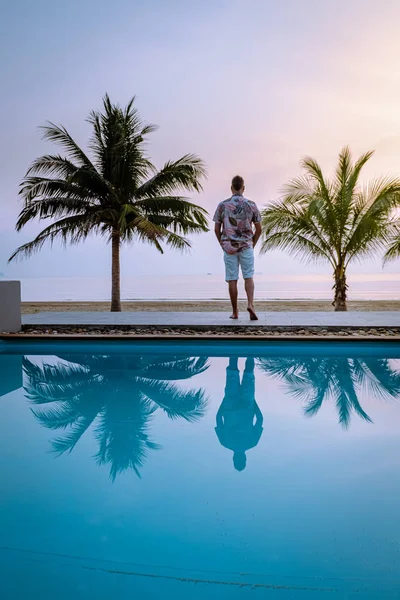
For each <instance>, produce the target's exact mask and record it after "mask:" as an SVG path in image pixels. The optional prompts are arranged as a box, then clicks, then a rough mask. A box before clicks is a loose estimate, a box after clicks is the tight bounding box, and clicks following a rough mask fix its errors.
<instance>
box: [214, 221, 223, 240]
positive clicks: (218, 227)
mask: <svg viewBox="0 0 400 600" xmlns="http://www.w3.org/2000/svg"><path fill="white" fill-rule="evenodd" d="M221 229H222V223H215V225H214V233H215V235H216V238H217V240H218V243H219V244H221Z"/></svg>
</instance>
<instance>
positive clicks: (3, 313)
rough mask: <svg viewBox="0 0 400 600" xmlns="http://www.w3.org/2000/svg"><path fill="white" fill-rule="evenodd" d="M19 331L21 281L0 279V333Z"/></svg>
mask: <svg viewBox="0 0 400 600" xmlns="http://www.w3.org/2000/svg"><path fill="white" fill-rule="evenodd" d="M17 331H21V283H20V282H19V281H7V280H0V333H1V332H5V333H16V332H17Z"/></svg>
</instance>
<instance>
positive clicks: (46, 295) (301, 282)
mask: <svg viewBox="0 0 400 600" xmlns="http://www.w3.org/2000/svg"><path fill="white" fill-rule="evenodd" d="M255 279H256V299H258V300H277V299H279V300H284V299H287V300H323V299H330V298H332V283H333V281H332V278H331V277H330V276H329V275H314V276H310V275H281V276H277V275H274V276H268V275H265V274H258V275H257V274H256V276H255ZM348 283H349V299H350V300H400V273H377V274H365V275H362V274H354V275H351V276H350V277H349V278H348ZM21 285H22V300H23V301H25V302H54V301H59V302H61V301H72V302H74V301H85V300H86V301H96V300H99V301H101V300H104V301H107V300H109V299H110V285H111V284H110V278H109V277H38V278H23V279H21ZM121 297H122V299H123V300H127V301H129V300H138V301H140V300H157V301H163V300H164V301H171V300H182V301H184V300H220V299H226V298H227V289H226V283H225V281H224V279H223V276H222V275H211V274H210V275H176V276H171V275H168V276H167V275H164V276H151V275H146V276H143V275H140V276H137V277H132V276H127V277H122V280H121ZM240 297H242V298H244V297H245V295H244V289H243V282H240Z"/></svg>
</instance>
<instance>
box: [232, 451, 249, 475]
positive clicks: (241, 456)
mask: <svg viewBox="0 0 400 600" xmlns="http://www.w3.org/2000/svg"><path fill="white" fill-rule="evenodd" d="M246 462H247V459H246V453H245V452H235V453H234V454H233V466H234V467H235V469H236V471H244V469H245V468H246Z"/></svg>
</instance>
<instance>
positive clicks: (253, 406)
mask: <svg viewBox="0 0 400 600" xmlns="http://www.w3.org/2000/svg"><path fill="white" fill-rule="evenodd" d="M262 425H263V416H262V413H261V410H260V409H259V407H258V404H257V402H256V398H255V377H254V358H252V357H248V358H247V359H246V367H245V369H244V372H243V377H242V381H240V374H239V369H238V358H237V356H231V358H230V359H229V365H228V367H227V369H226V386H225V395H224V399H223V401H222V404H221V406H220V408H219V410H218V412H217V426H216V428H215V433H216V434H217V436H218V439H219V442H220V444H221V445H222V446H224V447H225V448H228V450H232V451H233V465H234V467H235V469H236V470H237V471H243V469H245V468H246V462H247V459H246V452H247V450H250V448H255V447H256V446H257V444H258V442H259V441H260V438H261V435H262V432H263V427H262Z"/></svg>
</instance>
